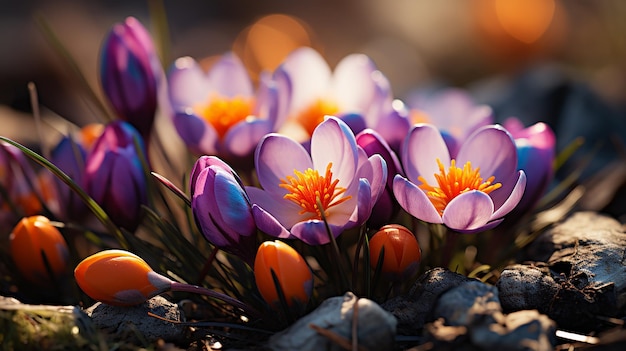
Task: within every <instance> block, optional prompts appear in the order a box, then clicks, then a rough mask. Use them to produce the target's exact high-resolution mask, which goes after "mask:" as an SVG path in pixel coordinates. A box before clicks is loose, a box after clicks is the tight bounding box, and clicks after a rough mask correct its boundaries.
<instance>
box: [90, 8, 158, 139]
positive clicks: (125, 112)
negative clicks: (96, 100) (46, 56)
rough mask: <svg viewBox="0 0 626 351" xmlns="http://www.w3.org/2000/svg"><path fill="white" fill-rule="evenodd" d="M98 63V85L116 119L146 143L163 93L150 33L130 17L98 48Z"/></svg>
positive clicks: (109, 34) (118, 24) (117, 25)
mask: <svg viewBox="0 0 626 351" xmlns="http://www.w3.org/2000/svg"><path fill="white" fill-rule="evenodd" d="M100 61H101V62H100V83H101V84H102V88H103V91H104V93H105V96H106V97H107V98H108V100H109V102H110V103H111V106H112V107H113V109H114V111H115V113H116V115H117V117H119V118H120V119H122V120H125V121H127V122H129V123H130V124H132V125H133V126H134V127H135V128H137V130H138V131H139V132H140V134H141V135H142V136H143V137H144V138H145V139H146V140H147V139H148V138H149V136H150V133H151V130H152V125H153V123H154V119H155V114H156V111H157V109H158V108H159V104H163V101H159V94H160V90H162V89H164V85H163V84H164V81H163V77H164V73H163V68H162V67H161V63H160V61H159V58H158V56H157V54H156V50H155V48H154V44H153V42H152V38H151V37H150V33H148V31H147V30H146V28H145V27H144V26H143V25H142V24H141V22H139V21H138V20H137V19H136V18H134V17H128V18H126V20H125V21H124V22H122V23H117V24H115V25H114V26H113V28H111V30H110V31H109V33H108V35H107V37H106V38H105V40H104V42H103V44H102V48H101V52H100ZM161 107H163V106H161Z"/></svg>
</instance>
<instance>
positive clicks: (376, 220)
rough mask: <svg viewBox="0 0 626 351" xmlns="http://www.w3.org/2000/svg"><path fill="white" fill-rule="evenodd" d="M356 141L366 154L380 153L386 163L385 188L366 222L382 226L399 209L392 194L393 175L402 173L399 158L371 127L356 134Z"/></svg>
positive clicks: (375, 226)
mask: <svg viewBox="0 0 626 351" xmlns="http://www.w3.org/2000/svg"><path fill="white" fill-rule="evenodd" d="M356 143H357V145H359V146H360V147H361V148H362V149H363V150H365V153H366V154H367V156H372V155H380V156H381V157H382V158H383V160H385V163H386V164H387V183H386V185H385V190H384V192H383V193H382V194H381V196H380V198H378V201H376V204H375V205H374V208H373V209H372V216H371V217H370V218H369V220H368V223H369V224H370V225H371V226H372V227H374V228H378V227H382V226H383V225H385V224H387V223H389V221H390V220H391V219H392V218H393V217H394V216H395V215H396V214H397V213H398V211H400V205H399V204H398V202H397V201H396V198H395V196H394V195H393V177H395V176H396V174H403V173H402V167H401V166H400V160H399V159H398V156H396V153H395V152H393V150H391V148H390V147H389V144H387V142H386V141H385V140H384V139H383V138H382V137H381V136H380V134H378V133H377V132H375V131H373V130H372V129H365V130H363V131H362V132H361V133H359V134H357V136H356Z"/></svg>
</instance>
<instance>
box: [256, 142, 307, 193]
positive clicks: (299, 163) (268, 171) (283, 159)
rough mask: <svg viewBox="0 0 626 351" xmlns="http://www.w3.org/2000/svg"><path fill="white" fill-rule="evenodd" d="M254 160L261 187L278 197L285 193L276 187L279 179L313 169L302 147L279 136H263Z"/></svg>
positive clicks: (279, 181)
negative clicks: (296, 172)
mask: <svg viewBox="0 0 626 351" xmlns="http://www.w3.org/2000/svg"><path fill="white" fill-rule="evenodd" d="M254 159H255V166H256V170H257V174H258V176H259V183H260V184H261V187H263V189H265V190H266V191H269V192H272V193H275V194H280V196H282V195H284V194H285V192H286V190H285V189H283V188H281V187H279V186H278V185H279V184H280V183H281V179H285V177H286V176H288V175H293V174H294V173H293V172H294V170H298V171H301V172H302V171H305V170H306V169H308V168H313V163H312V161H311V157H310V156H309V153H308V152H307V151H306V150H305V149H304V147H302V145H300V144H298V143H297V142H295V141H293V140H292V139H290V138H288V137H285V136H283V135H279V134H268V135H267V136H265V138H263V140H261V143H260V144H259V146H258V147H257V149H256V153H255V157H254Z"/></svg>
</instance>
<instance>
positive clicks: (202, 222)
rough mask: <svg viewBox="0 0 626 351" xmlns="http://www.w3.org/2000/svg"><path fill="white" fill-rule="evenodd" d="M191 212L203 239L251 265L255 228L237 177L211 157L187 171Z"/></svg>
mask: <svg viewBox="0 0 626 351" xmlns="http://www.w3.org/2000/svg"><path fill="white" fill-rule="evenodd" d="M190 188H191V196H192V198H191V211H192V213H193V216H194V218H195V221H196V224H197V225H198V228H199V229H200V230H201V232H202V234H203V235H204V237H205V238H206V239H207V240H208V241H209V242H210V243H211V244H213V245H215V246H216V247H218V248H220V249H222V250H224V251H226V252H230V253H233V254H236V255H238V256H240V257H241V258H243V259H244V260H245V261H247V262H249V263H250V264H252V262H253V259H254V253H255V251H256V241H255V238H256V233H257V228H256V225H255V223H254V218H253V216H252V209H251V204H250V200H249V199H248V195H247V194H246V192H245V190H244V189H243V186H242V184H241V181H240V180H239V177H238V176H237V174H236V173H235V171H234V170H233V169H232V168H231V167H230V166H229V165H227V164H226V163H225V162H224V161H222V160H220V159H219V158H217V157H215V156H202V157H200V158H199V159H198V160H197V161H196V163H195V165H194V167H193V170H192V171H191V180H190Z"/></svg>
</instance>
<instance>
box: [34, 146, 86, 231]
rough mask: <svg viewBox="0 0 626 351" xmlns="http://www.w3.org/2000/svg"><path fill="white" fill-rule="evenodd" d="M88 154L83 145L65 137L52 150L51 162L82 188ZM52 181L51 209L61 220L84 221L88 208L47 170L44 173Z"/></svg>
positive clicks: (83, 186)
mask: <svg viewBox="0 0 626 351" xmlns="http://www.w3.org/2000/svg"><path fill="white" fill-rule="evenodd" d="M86 157H87V152H86V150H85V148H84V147H83V145H82V144H81V143H80V142H78V141H77V140H74V138H72V137H70V136H65V137H63V138H62V139H61V141H59V143H57V145H56V146H55V147H54V148H53V149H52V152H51V154H50V161H51V162H52V163H53V164H54V165H55V166H57V167H58V168H59V169H60V170H62V171H63V172H64V173H65V174H67V175H68V176H69V177H70V178H72V180H73V181H74V182H75V183H76V184H77V185H78V186H80V187H81V188H83V189H84V188H86V186H85V159H86ZM44 174H45V175H46V176H47V177H48V178H47V179H49V180H50V182H49V184H50V185H51V186H52V188H51V192H52V194H53V196H52V198H51V199H50V204H49V207H50V208H51V210H53V212H54V213H55V214H56V215H57V216H59V218H61V219H64V220H68V219H82V218H84V216H85V213H86V212H87V206H86V205H85V203H84V202H83V201H82V199H81V198H80V197H79V196H78V195H77V194H76V193H74V191H73V190H72V189H70V187H69V186H67V185H66V184H65V183H63V182H62V181H61V180H60V179H58V178H57V177H56V176H54V175H53V174H52V173H50V172H48V171H47V170H46V171H45V173H44Z"/></svg>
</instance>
